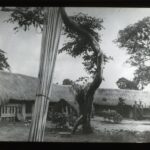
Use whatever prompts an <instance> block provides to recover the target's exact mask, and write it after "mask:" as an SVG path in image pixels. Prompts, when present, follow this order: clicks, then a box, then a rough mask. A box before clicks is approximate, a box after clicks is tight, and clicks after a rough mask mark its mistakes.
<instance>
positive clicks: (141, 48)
mask: <svg viewBox="0 0 150 150" xmlns="http://www.w3.org/2000/svg"><path fill="white" fill-rule="evenodd" d="M115 43H117V44H118V46H119V48H125V49H126V51H127V53H128V54H129V55H130V57H129V59H128V60H127V63H129V64H131V66H134V67H136V71H135V73H134V79H133V80H134V81H135V82H137V83H138V84H139V85H141V87H142V89H143V87H144V86H146V85H147V84H149V83H150V17H146V18H143V19H142V20H140V21H138V22H137V23H135V24H132V25H128V26H127V27H126V28H125V29H123V30H120V31H119V34H118V38H117V39H116V40H115Z"/></svg>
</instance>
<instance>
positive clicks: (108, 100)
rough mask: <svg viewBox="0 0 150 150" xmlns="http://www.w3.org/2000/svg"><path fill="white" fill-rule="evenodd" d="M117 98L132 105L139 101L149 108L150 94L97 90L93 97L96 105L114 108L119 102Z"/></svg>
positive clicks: (119, 90)
mask: <svg viewBox="0 0 150 150" xmlns="http://www.w3.org/2000/svg"><path fill="white" fill-rule="evenodd" d="M119 98H122V99H124V102H125V104H127V105H130V106H131V105H134V102H135V101H137V102H138V103H139V101H141V102H142V104H143V105H144V106H145V105H146V107H149V106H150V92H148V91H138V90H123V89H98V90H97V91H96V93H95V96H94V103H95V104H97V105H110V106H115V105H117V104H118V102H119Z"/></svg>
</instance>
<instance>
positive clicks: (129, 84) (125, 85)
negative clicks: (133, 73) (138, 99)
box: [116, 78, 138, 90]
mask: <svg viewBox="0 0 150 150" xmlns="http://www.w3.org/2000/svg"><path fill="white" fill-rule="evenodd" d="M116 84H117V86H118V88H120V89H129V90H138V86H137V84H136V83H135V82H134V81H130V80H128V79H126V78H120V79H118V81H117V82H116Z"/></svg>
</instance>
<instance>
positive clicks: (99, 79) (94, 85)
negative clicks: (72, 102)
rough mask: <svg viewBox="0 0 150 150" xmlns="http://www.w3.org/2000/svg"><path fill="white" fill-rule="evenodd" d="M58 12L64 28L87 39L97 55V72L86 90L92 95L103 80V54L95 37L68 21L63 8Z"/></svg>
mask: <svg viewBox="0 0 150 150" xmlns="http://www.w3.org/2000/svg"><path fill="white" fill-rule="evenodd" d="M60 11H61V16H62V19H63V21H64V24H65V25H66V26H68V27H69V28H71V29H73V30H74V31H76V32H77V33H78V34H80V35H82V36H85V37H87V39H88V40H89V42H90V43H91V47H92V49H93V51H95V52H96V54H97V72H96V75H95V78H94V80H93V82H92V83H91V85H90V87H89V89H88V92H87V93H91V94H92V95H93V94H94V92H95V91H96V89H97V88H98V87H99V85H100V84H101V82H102V79H103V78H102V73H103V72H102V71H103V68H102V67H103V61H104V60H103V59H104V55H103V52H102V51H101V49H100V46H99V43H98V42H97V40H96V39H95V37H93V36H92V35H91V34H90V33H89V32H88V31H86V30H85V29H83V28H82V27H81V26H79V25H78V24H77V23H75V22H74V21H72V19H70V18H69V17H68V16H67V14H66V11H65V9H64V8H63V7H61V8H60Z"/></svg>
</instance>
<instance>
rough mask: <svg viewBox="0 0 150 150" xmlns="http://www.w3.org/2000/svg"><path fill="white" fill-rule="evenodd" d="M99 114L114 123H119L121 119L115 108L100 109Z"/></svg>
mask: <svg viewBox="0 0 150 150" xmlns="http://www.w3.org/2000/svg"><path fill="white" fill-rule="evenodd" d="M101 115H102V116H103V117H104V119H108V120H109V121H111V120H113V122H114V123H120V122H121V121H122V119H123V117H122V116H121V115H120V114H119V113H118V112H117V111H115V110H110V111H108V110H107V111H106V110H105V111H102V112H101Z"/></svg>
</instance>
